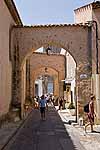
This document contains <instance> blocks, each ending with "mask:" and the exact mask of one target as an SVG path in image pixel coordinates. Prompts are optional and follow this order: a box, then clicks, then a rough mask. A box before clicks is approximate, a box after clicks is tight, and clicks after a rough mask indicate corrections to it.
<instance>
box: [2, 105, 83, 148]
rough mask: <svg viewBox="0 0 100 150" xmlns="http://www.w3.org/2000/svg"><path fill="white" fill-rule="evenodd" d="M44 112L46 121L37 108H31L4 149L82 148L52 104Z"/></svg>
mask: <svg viewBox="0 0 100 150" xmlns="http://www.w3.org/2000/svg"><path fill="white" fill-rule="evenodd" d="M46 113H47V118H46V121H42V120H41V119H40V113H39V110H33V112H32V114H31V115H30V116H29V118H28V120H27V121H26V122H25V124H24V125H23V126H22V127H21V128H20V130H19V132H18V133H17V134H16V136H15V137H14V138H13V140H11V142H10V143H9V144H8V146H6V148H5V149H4V150H67V149H68V150H84V148H83V146H82V145H81V144H80V142H79V141H78V140H76V138H75V137H73V138H72V135H71V134H69V133H68V131H67V130H66V128H65V126H64V124H63V122H62V120H61V118H60V116H59V115H58V113H57V111H56V109H55V108H54V107H53V106H49V110H48V111H47V112H46ZM68 126H70V125H68Z"/></svg>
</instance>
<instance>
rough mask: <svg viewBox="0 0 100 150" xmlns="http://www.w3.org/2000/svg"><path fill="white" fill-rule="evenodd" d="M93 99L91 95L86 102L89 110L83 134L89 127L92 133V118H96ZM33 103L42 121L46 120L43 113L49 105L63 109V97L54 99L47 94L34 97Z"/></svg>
mask: <svg viewBox="0 0 100 150" xmlns="http://www.w3.org/2000/svg"><path fill="white" fill-rule="evenodd" d="M94 99H95V96H94V95H91V97H90V101H89V102H88V104H89V108H88V112H87V123H86V124H85V132H86V128H87V127H88V126H89V125H90V127H91V132H94V130H93V125H94V117H95V116H96V114H95V112H94ZM56 101H57V103H56ZM33 102H34V108H35V109H40V114H41V115H40V116H41V119H42V120H45V119H46V115H45V112H46V111H48V105H49V104H52V105H56V104H58V106H59V109H58V110H62V109H65V100H64V98H63V97H59V98H56V99H55V98H54V96H53V95H48V94H47V95H42V96H41V97H39V96H37V97H36V96H35V97H34V99H33Z"/></svg>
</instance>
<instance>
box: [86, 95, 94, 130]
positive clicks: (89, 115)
mask: <svg viewBox="0 0 100 150" xmlns="http://www.w3.org/2000/svg"><path fill="white" fill-rule="evenodd" d="M94 99H95V96H93V95H92V96H91V99H90V102H89V112H88V113H87V119H88V123H87V124H86V125H85V132H86V128H87V127H88V126H89V125H90V127H91V132H94V130H93V125H94V116H96V114H95V112H94Z"/></svg>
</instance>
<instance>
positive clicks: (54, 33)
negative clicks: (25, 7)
mask: <svg viewBox="0 0 100 150" xmlns="http://www.w3.org/2000/svg"><path fill="white" fill-rule="evenodd" d="M81 33H83V34H82V36H81ZM89 34H90V30H89V28H88V26H86V25H52V26H34V27H22V26H19V27H14V28H13V30H12V36H11V41H12V45H11V51H12V61H14V58H13V53H14V51H18V52H19V53H18V54H17V55H19V62H18V63H17V66H18V67H19V70H20V71H19V75H18V76H19V79H20V82H19V85H20V86H19V87H20V90H19V91H20V92H19V93H18V95H17V97H19V98H18V99H20V100H21V102H22V101H23V99H24V98H25V90H23V89H25V84H26V83H25V82H26V81H25V80H24V79H25V78H26V77H25V72H26V71H25V66H26V65H25V64H26V60H27V58H28V57H29V58H32V57H31V56H32V55H35V56H34V59H33V63H32V65H33V68H34V69H36V68H35V67H37V68H40V67H51V68H53V69H55V70H57V71H58V69H57V66H58V65H59V68H60V69H62V68H63V71H62V72H63V73H62V74H63V76H62V75H61V74H59V78H60V80H64V78H65V77H66V69H65V68H66V67H65V65H66V63H65V57H63V56H62V59H63V66H60V56H59V55H56V56H55V55H52V56H51V55H46V54H40V55H38V54H36V53H35V54H33V52H34V51H35V50H37V49H38V48H40V47H42V46H43V47H45V46H48V45H49V44H50V45H56V46H58V47H60V48H64V49H65V50H66V51H68V52H69V53H70V54H71V55H72V56H73V58H74V60H75V62H76V64H77V67H76V80H77V82H76V83H77V84H76V96H77V101H78V102H83V101H84V99H88V97H89V93H90V91H91V58H90V55H89V54H90V52H91V50H90V47H91V43H88V36H89ZM77 41H78V42H77ZM44 56H45V59H44ZM51 57H52V58H53V59H54V60H53V59H52V58H51ZM30 60H31V59H30ZM37 60H38V62H37ZM39 60H41V61H39ZM30 62H31V61H30ZM36 62H37V63H36ZM52 62H53V64H52ZM44 63H45V65H44ZM46 63H47V64H46ZM30 64H31V63H30ZM30 64H29V65H30ZM51 64H52V65H51ZM13 70H14V67H13ZM59 72H61V71H59ZM30 73H31V72H30ZM60 75H61V77H60ZM84 75H86V76H85V79H84V78H83V77H82V76H84ZM16 89H17V88H16ZM86 89H87V90H86ZM16 91H17V90H16ZM22 105H23V104H22Z"/></svg>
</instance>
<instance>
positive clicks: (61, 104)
mask: <svg viewBox="0 0 100 150" xmlns="http://www.w3.org/2000/svg"><path fill="white" fill-rule="evenodd" d="M62 107H63V100H62V98H60V100H59V110H61V109H62Z"/></svg>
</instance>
